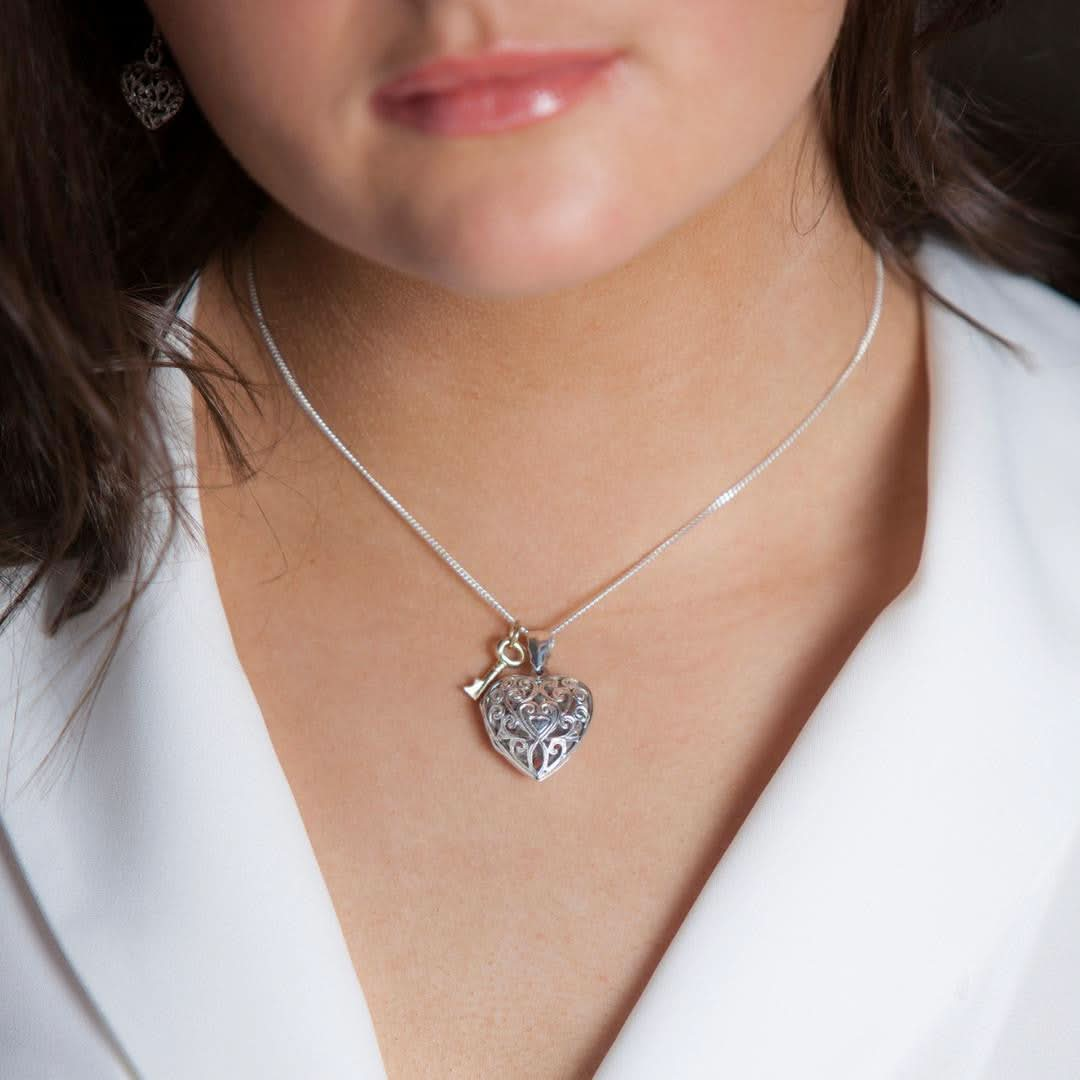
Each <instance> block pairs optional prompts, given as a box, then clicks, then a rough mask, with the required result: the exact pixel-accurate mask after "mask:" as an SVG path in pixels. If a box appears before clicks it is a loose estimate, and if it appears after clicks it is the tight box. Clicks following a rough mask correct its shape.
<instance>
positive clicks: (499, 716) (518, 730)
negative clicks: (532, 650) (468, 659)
mask: <svg viewBox="0 0 1080 1080" xmlns="http://www.w3.org/2000/svg"><path fill="white" fill-rule="evenodd" d="M592 709H593V702H592V693H591V692H590V690H589V688H588V687H587V686H586V685H585V684H584V683H583V682H580V681H579V680H578V679H573V678H571V677H570V676H569V675H504V676H502V678H500V679H497V680H496V681H495V682H493V683H492V684H491V686H489V687H488V689H487V691H486V693H485V694H484V696H483V697H482V698H481V699H480V711H481V713H482V714H483V717H484V727H485V729H486V730H487V733H488V737H489V738H490V739H491V745H492V746H494V747H495V749H496V750H497V751H498V752H499V753H500V754H502V756H503V757H504V758H506V759H507V761H509V762H510V763H511V764H512V765H513V766H514V767H515V768H517V769H520V770H521V772H523V773H525V775H526V776H531V777H532V778H533V779H534V780H545V779H547V777H549V776H550V775H551V774H552V773H553V772H555V771H556V770H557V769H560V768H562V766H563V765H565V764H566V762H567V760H568V759H569V757H570V755H571V754H572V753H573V752H574V750H575V749H576V748H577V746H578V744H579V743H580V742H581V740H582V738H583V737H584V735H585V731H586V729H587V728H588V726H589V721H590V720H591V719H592Z"/></svg>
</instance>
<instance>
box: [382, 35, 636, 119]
mask: <svg viewBox="0 0 1080 1080" xmlns="http://www.w3.org/2000/svg"><path fill="white" fill-rule="evenodd" d="M618 58H619V53H618V52H612V51H610V50H609V51H606V52H583V51H581V50H577V51H574V52H566V51H560V52H552V51H547V52H521V51H518V52H507V51H502V52H495V53H489V54H487V55H474V56H462V57H442V58H440V59H437V60H434V61H432V62H431V63H429V64H424V65H422V66H421V67H418V68H413V69H412V70H411V71H409V72H407V73H406V74H405V75H403V76H401V77H399V78H397V79H393V80H391V81H390V82H388V83H384V84H383V85H382V86H380V87H379V88H378V89H377V90H376V91H375V93H374V94H373V95H372V99H371V105H372V108H373V109H374V111H375V112H376V114H377V115H379V116H381V117H383V118H384V119H386V120H390V121H392V122H394V123H398V124H404V125H406V126H408V127H412V128H415V129H417V130H419V131H423V132H427V133H428V134H433V135H476V134H481V133H484V132H493V131H505V130H508V129H510V128H517V127H523V126H524V125H526V124H532V123H535V122H536V121H538V120H542V119H545V118H547V117H549V116H554V115H556V114H557V113H560V112H563V111H564V110H565V109H567V108H569V107H570V106H571V105H572V104H573V103H574V102H576V101H578V100H579V99H580V98H581V97H582V96H583V95H584V94H585V93H586V92H587V91H588V90H589V88H590V87H591V86H592V84H593V83H594V81H596V79H597V76H599V75H601V74H602V73H604V72H606V71H608V70H609V69H610V68H611V67H612V66H613V65H614V63H615V61H616V60H617V59H618Z"/></svg>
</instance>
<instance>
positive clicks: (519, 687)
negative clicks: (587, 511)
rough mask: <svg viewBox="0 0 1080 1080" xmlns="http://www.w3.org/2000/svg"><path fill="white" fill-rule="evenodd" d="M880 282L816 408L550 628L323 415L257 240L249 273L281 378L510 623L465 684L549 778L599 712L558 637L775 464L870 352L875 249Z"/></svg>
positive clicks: (499, 741)
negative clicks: (297, 361)
mask: <svg viewBox="0 0 1080 1080" xmlns="http://www.w3.org/2000/svg"><path fill="white" fill-rule="evenodd" d="M875 261H876V270H877V285H876V288H875V292H874V304H873V310H872V313H871V315H870V321H869V323H868V324H867V327H866V331H865V333H864V334H863V336H862V340H861V341H860V342H859V347H858V349H857V350H856V352H855V355H854V357H852V359H851V361H850V362H849V363H848V365H847V367H845V368H844V370H843V371H842V372H841V373H840V375H839V376H838V377H837V378H836V380H835V381H834V382H833V384H832V386H830V387H829V389H828V391H827V392H826V393H825V395H824V396H823V397H822V398H821V400H820V401H819V402H818V403H817V405H815V406H814V408H813V409H811V410H810V412H809V413H807V415H806V416H805V418H804V419H803V420H802V422H801V423H800V424H799V425H798V427H796V428H795V429H794V431H792V432H791V434H790V435H788V436H787V438H785V439H784V440H783V442H781V443H779V444H778V445H777V446H776V447H775V449H773V450H772V451H771V453H769V454H768V455H767V456H766V457H764V458H763V459H762V460H761V461H759V462H758V463H757V465H755V466H754V467H753V468H752V469H751V470H750V471H749V472H748V473H747V474H746V475H745V476H744V477H742V479H741V480H738V481H737V482H736V483H734V484H732V485H731V487H729V488H727V490H725V491H723V492H721V493H720V494H719V495H718V496H717V497H716V498H715V499H714V500H713V501H712V502H711V503H709V505H708V506H706V507H704V509H702V510H700V511H699V512H698V513H697V514H695V515H694V516H693V517H692V518H691V519H690V520H689V521H687V522H686V523H685V524H684V525H681V526H680V527H679V528H678V529H676V530H675V532H673V533H671V534H670V535H669V536H668V537H666V538H665V539H664V540H662V541H661V542H660V543H659V544H657V545H656V547H654V548H653V549H652V550H651V551H648V552H647V553H646V554H645V555H643V556H642V557H641V558H640V559H638V561H637V562H635V563H634V564H633V565H632V566H631V567H630V568H629V569H628V570H625V571H624V572H623V573H622V574H620V575H619V576H618V577H617V578H616V579H615V580H614V581H612V582H611V584H609V585H607V586H606V587H605V588H604V589H602V590H601V591H600V592H598V593H597V594H596V595H595V596H594V597H592V599H591V600H589V601H587V602H586V603H584V604H582V605H581V607H579V608H578V609H577V610H576V611H572V612H571V613H570V614H569V615H567V616H566V617H565V618H564V619H562V620H561V621H560V622H558V623H557V624H555V625H554V626H553V627H551V628H550V629H547V630H529V629H528V628H527V627H526V626H525V625H524V624H523V623H522V622H521V621H520V620H518V619H517V618H515V616H514V615H512V614H511V613H510V611H509V610H507V608H506V607H504V606H503V605H502V604H500V603H499V601H498V600H496V599H495V597H494V596H492V594H491V593H490V592H489V591H488V590H487V589H485V588H484V586H483V585H481V584H480V582H478V581H477V580H476V578H474V577H473V576H472V574H470V573H469V572H468V570H466V569H465V567H463V566H462V565H461V563H459V562H458V561H457V559H455V558H454V557H453V555H451V554H450V552H448V551H447V550H446V548H444V547H443V546H442V544H440V543H439V541H438V540H436V539H435V537H434V536H432V535H431V533H430V532H428V530H427V529H426V528H424V526H423V525H421V524H420V522H419V521H417V520H416V518H415V517H413V515H412V514H411V513H409V511H408V510H406V509H405V507H404V506H402V505H401V503H400V502H398V500H397V499H396V498H395V497H394V496H393V495H391V494H390V492H389V491H388V490H387V489H386V488H385V487H384V486H383V485H382V484H381V483H379V481H378V480H376V479H375V477H374V476H372V475H371V473H370V472H369V471H368V469H367V468H366V467H365V466H364V465H363V464H361V462H360V461H359V460H358V459H357V458H356V456H355V455H354V454H353V453H352V451H351V450H350V449H349V448H348V447H347V446H346V445H345V444H344V443H343V442H342V441H341V439H340V438H338V436H337V435H336V434H335V433H334V431H333V430H332V428H331V427H330V425H329V424H328V423H327V422H326V421H325V420H324V419H323V418H322V416H320V415H319V413H318V412H317V411H316V410H315V407H314V406H313V405H312V404H311V402H310V401H308V399H307V395H306V394H305V393H304V391H303V390H302V389H301V388H300V384H299V383H298V382H297V381H296V376H294V375H293V373H292V370H291V369H290V367H289V365H288V364H286V363H285V358H284V357H283V356H282V355H281V350H280V349H279V348H278V346H277V342H275V341H274V336H273V334H271V333H270V327H269V326H267V324H266V319H265V317H264V315H263V310H262V304H261V303H260V301H259V293H258V290H257V289H256V287H255V258H254V252H253V249H252V248H251V247H249V249H248V264H247V278H248V291H249V293H250V297H251V307H252V310H253V311H254V313H255V318H256V320H257V322H258V324H259V330H260V331H261V333H262V337H263V340H264V341H265V343H266V347H267V349H269V351H270V355H271V356H272V357H273V360H274V363H275V365H276V366H277V369H278V371H279V372H280V373H281V376H282V378H283V379H284V380H285V384H286V386H288V388H289V390H290V391H291V393H292V395H293V397H294V398H295V399H296V401H297V403H298V404H299V406H300V408H301V409H303V411H304V412H305V413H307V415H308V416H309V417H310V419H311V420H312V421H313V422H314V424H315V426H316V427H317V428H318V429H319V430H320V431H321V432H322V433H323V435H325V436H326V438H327V439H329V440H330V442H331V443H333V445H334V446H336V447H337V449H338V450H339V451H340V452H341V453H342V454H343V455H344V457H345V459H346V460H347V461H348V462H349V464H350V465H352V466H353V467H354V468H355V469H356V470H357V472H359V473H360V475H361V476H363V477H364V479H365V480H367V481H368V483H370V484H371V486H372V487H374V488H375V490H376V491H377V492H378V493H379V494H380V495H381V496H382V497H383V499H385V500H386V502H388V503H389V504H390V506H391V507H393V509H394V510H396V511H397V513H398V514H399V515H400V516H401V517H402V518H403V519H404V521H405V522H406V523H407V524H408V525H410V526H411V527H412V529H413V530H414V531H415V532H416V533H417V534H418V535H419V536H420V537H421V538H422V539H424V540H425V541H426V542H427V543H428V544H429V545H430V547H431V548H432V549H433V550H434V551H435V553H436V554H437V555H438V556H439V557H440V558H441V559H442V560H443V561H444V562H445V563H446V564H447V565H448V566H449V567H450V568H451V569H452V570H453V571H454V573H455V574H457V575H458V577H460V578H461V579H462V581H464V582H465V584H466V585H468V586H469V587H470V588H471V589H472V590H473V591H474V592H476V593H477V594H478V595H479V596H480V597H481V598H482V599H483V600H484V601H486V602H487V603H488V604H489V605H490V606H491V607H493V608H494V609H495V610H496V611H497V612H498V613H499V614H500V615H501V616H502V617H503V618H504V619H505V620H506V621H507V623H509V624H510V630H509V632H508V633H507V634H506V636H505V637H503V638H502V640H500V641H499V643H498V644H497V645H496V646H495V663H494V664H493V665H492V666H491V668H490V669H489V670H488V671H487V672H486V673H485V674H484V675H481V676H479V677H478V678H476V679H474V680H473V681H472V682H470V683H468V684H467V685H466V686H464V687H463V689H464V691H465V693H466V694H468V695H469V697H471V698H472V699H473V700H474V701H475V702H477V703H478V704H479V706H480V714H481V717H482V719H483V724H484V730H485V731H486V732H487V734H488V737H489V739H490V740H491V744H492V746H493V747H494V748H495V750H496V751H498V753H499V754H501V755H502V756H503V757H504V758H506V760H507V761H509V762H510V763H511V764H512V765H513V766H514V767H515V768H517V769H518V770H520V771H521V772H522V773H524V774H525V775H526V776H530V777H532V778H533V779H534V780H544V779H546V778H547V777H549V776H551V774H552V773H554V772H555V771H556V770H557V769H560V768H561V767H562V766H563V765H565V764H566V762H567V760H568V759H569V757H570V755H571V754H572V753H573V751H574V750H575V749H576V748H577V746H578V745H579V744H580V742H581V739H582V737H583V736H584V734H585V731H586V730H587V728H588V726H589V724H590V722H591V720H592V715H593V698H592V692H591V691H590V690H589V688H588V687H587V686H586V685H585V684H584V683H583V682H581V681H580V680H579V679H575V678H572V677H571V676H569V675H556V674H552V673H551V672H548V671H546V670H545V665H546V664H547V659H548V656H549V655H550V653H551V650H552V648H553V647H554V645H555V637H556V635H557V634H559V633H560V632H561V631H562V630H563V629H565V628H566V627H567V626H569V625H570V624H571V623H572V622H573V621H574V620H575V619H579V618H580V617H581V616H582V615H584V614H585V612H587V611H589V610H590V609H591V608H593V607H594V606H595V605H596V604H598V603H600V601H601V600H603V599H604V597H605V596H607V595H608V594H609V593H611V592H613V591H614V590H615V589H617V588H618V587H619V586H620V585H622V584H623V583H624V582H626V581H628V580H629V579H630V578H631V577H633V576H634V574H636V573H637V572H638V571H639V570H642V569H644V568H645V567H646V566H648V564H649V563H651V562H652V561H653V560H654V559H655V558H657V556H659V555H660V554H661V553H662V552H664V551H666V550H667V549H668V548H669V547H671V545H672V544H674V543H675V541H676V540H679V539H680V538H681V537H683V536H685V535H686V534H687V533H688V532H689V531H690V530H691V529H692V528H694V526H696V525H698V524H700V523H701V522H702V521H704V520H705V518H706V517H708V516H709V515H710V514H711V513H713V511H715V510H718V509H719V508H720V507H721V506H723V505H724V504H725V503H728V502H730V501H731V500H732V499H733V498H735V496H736V495H738V493H739V492H740V491H742V489H743V488H744V487H746V485H747V484H749V483H750V481H751V480H753V479H754V478H755V477H756V476H758V475H759V474H760V473H761V472H762V471H763V470H764V469H766V468H767V467H768V466H769V465H771V464H772V463H773V462H774V461H775V460H776V459H777V458H778V457H779V456H780V455H781V454H782V453H783V452H784V451H785V450H786V449H787V448H788V447H789V446H791V444H792V443H793V442H795V440H796V439H797V438H798V437H799V436H800V435H801V434H802V433H803V432H804V431H805V430H806V429H807V428H808V427H809V426H810V424H811V423H812V422H813V421H814V420H815V419H816V418H817V416H818V415H819V414H820V413H821V411H822V410H823V409H824V408H825V406H826V405H827V404H828V403H829V401H830V400H831V399H832V397H833V395H834V394H835V393H836V392H837V391H838V390H839V389H840V387H841V386H842V385H843V384H844V382H845V381H846V380H847V378H848V376H849V375H850V374H851V373H852V372H853V371H854V370H855V367H856V365H857V364H858V363H859V361H860V360H861V359H862V358H863V356H864V355H865V354H866V351H867V349H869V347H870V342H871V341H872V340H873V337H874V334H875V332H876V330H877V326H878V322H879V321H880V318H881V308H882V298H883V296H884V290H885V268H884V263H883V261H882V257H881V253H880V252H875ZM526 659H527V660H528V662H529V667H530V669H531V673H530V674H519V673H516V672H515V671H514V670H513V669H516V668H519V667H521V666H522V665H523V664H524V663H525V661H526Z"/></svg>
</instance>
